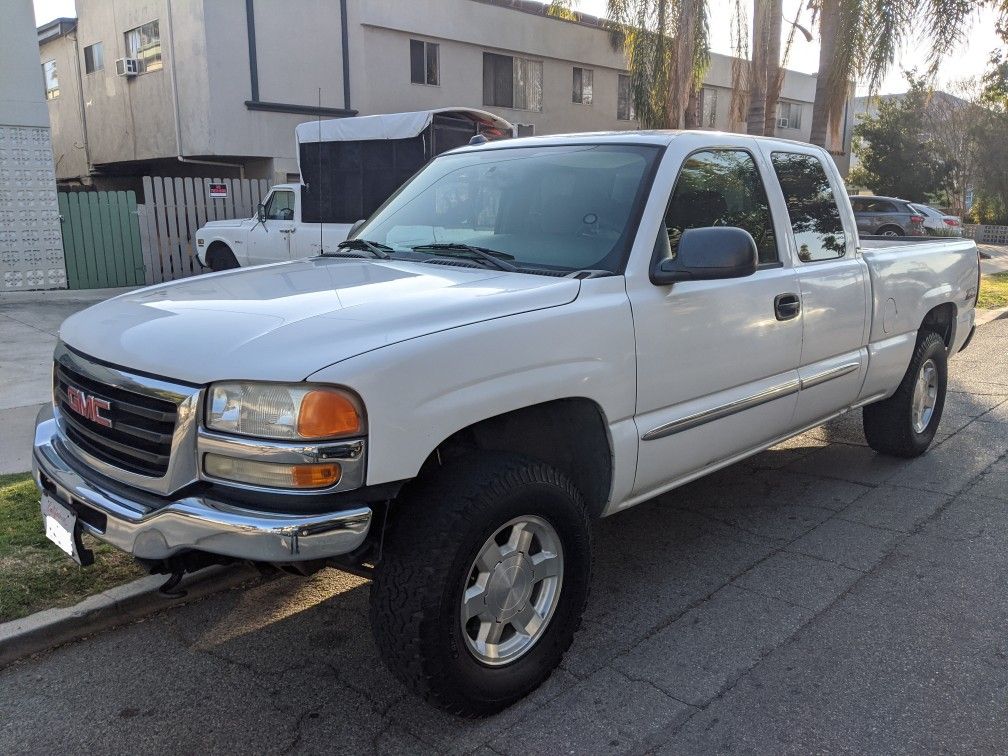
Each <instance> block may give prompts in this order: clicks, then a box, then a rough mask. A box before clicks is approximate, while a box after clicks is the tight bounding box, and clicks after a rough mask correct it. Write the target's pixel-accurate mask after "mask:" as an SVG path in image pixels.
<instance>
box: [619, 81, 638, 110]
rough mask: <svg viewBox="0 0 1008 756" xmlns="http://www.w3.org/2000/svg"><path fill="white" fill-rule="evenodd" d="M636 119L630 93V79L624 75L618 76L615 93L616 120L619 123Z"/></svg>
mask: <svg viewBox="0 0 1008 756" xmlns="http://www.w3.org/2000/svg"><path fill="white" fill-rule="evenodd" d="M636 117H637V114H636V113H634V104H633V95H631V93H630V77H629V76H627V75H626V74H620V75H619V86H618V88H617V92H616V118H617V119H619V120H620V121H632V120H634V118H636Z"/></svg>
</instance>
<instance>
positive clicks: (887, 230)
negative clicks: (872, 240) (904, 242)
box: [877, 226, 906, 237]
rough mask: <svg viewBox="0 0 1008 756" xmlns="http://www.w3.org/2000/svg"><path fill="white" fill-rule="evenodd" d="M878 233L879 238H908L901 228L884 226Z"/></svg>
mask: <svg viewBox="0 0 1008 756" xmlns="http://www.w3.org/2000/svg"><path fill="white" fill-rule="evenodd" d="M877 233H878V235H879V236H890V237H896V236H906V234H905V233H903V229H902V228H900V227H899V226H882V228H880V229H879V230H878V232H877Z"/></svg>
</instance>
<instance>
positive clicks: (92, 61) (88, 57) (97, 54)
mask: <svg viewBox="0 0 1008 756" xmlns="http://www.w3.org/2000/svg"><path fill="white" fill-rule="evenodd" d="M103 68H105V50H104V48H102V43H101V42H95V43H94V44H93V45H88V46H87V47H85V48H84V73H94V72H95V71H101V70H102V69H103Z"/></svg>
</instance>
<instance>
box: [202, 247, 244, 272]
mask: <svg viewBox="0 0 1008 756" xmlns="http://www.w3.org/2000/svg"><path fill="white" fill-rule="evenodd" d="M206 261H207V267H208V268H210V270H213V271H218V270H231V269H232V268H237V267H238V260H237V258H235V256H234V252H232V251H231V249H230V248H229V247H228V246H227V245H226V244H222V243H221V242H214V243H213V244H211V245H210V248H209V249H208V250H207V253H206Z"/></svg>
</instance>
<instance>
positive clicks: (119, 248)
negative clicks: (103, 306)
mask: <svg viewBox="0 0 1008 756" xmlns="http://www.w3.org/2000/svg"><path fill="white" fill-rule="evenodd" d="M57 201H58V203H59V213H60V227H61V230H62V232H63V257H64V259H65V261H66V271H67V286H68V287H69V288H71V289H98V288H104V287H111V286H137V285H140V284H143V283H144V281H145V276H144V259H143V255H142V252H141V249H140V229H139V224H138V222H137V201H136V194H135V193H134V192H59V193H58V194H57Z"/></svg>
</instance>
